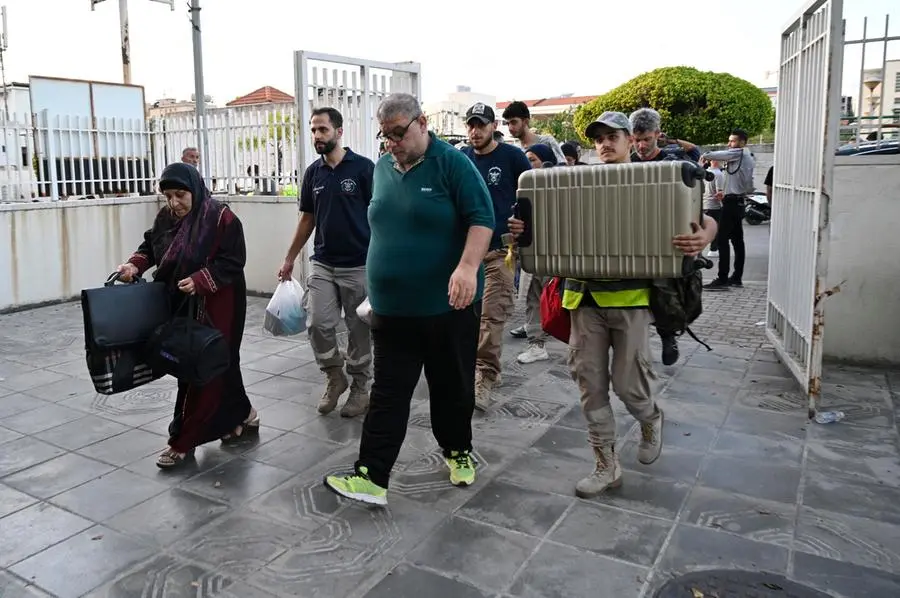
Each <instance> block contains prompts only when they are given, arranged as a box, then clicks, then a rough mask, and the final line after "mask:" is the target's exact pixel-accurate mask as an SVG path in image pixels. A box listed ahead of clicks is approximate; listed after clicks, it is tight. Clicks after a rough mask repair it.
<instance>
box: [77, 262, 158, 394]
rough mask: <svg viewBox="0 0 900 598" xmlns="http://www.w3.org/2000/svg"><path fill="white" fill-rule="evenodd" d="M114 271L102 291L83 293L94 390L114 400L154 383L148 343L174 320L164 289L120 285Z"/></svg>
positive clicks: (148, 284) (140, 283)
mask: <svg viewBox="0 0 900 598" xmlns="http://www.w3.org/2000/svg"><path fill="white" fill-rule="evenodd" d="M120 276H121V274H120V273H119V272H113V273H112V274H111V275H110V276H109V278H107V280H106V282H105V283H104V284H103V286H102V287H99V288H95V289H84V290H82V291H81V310H82V314H83V317H84V344H85V351H86V353H87V367H88V372H89V373H90V375H91V381H92V382H93V384H94V388H95V389H96V390H97V392H99V393H101V394H106V395H111V394H116V393H119V392H124V391H127V390H131V389H133V388H136V387H138V386H141V385H143V384H147V383H148V382H152V381H153V380H156V379H158V378H160V377H162V375H163V374H157V373H156V372H154V371H153V370H152V368H151V367H150V365H149V364H148V362H147V359H146V344H147V341H148V340H149V339H150V337H151V335H152V334H153V332H154V330H156V329H157V328H158V327H159V326H160V324H163V323H165V322H166V321H168V320H169V319H170V318H171V317H172V313H171V311H170V307H169V306H170V303H169V293H168V291H167V290H166V287H165V285H164V284H161V283H157V282H146V281H145V280H144V279H143V278H135V281H134V282H133V283H131V284H116V281H118V280H119V277H120Z"/></svg>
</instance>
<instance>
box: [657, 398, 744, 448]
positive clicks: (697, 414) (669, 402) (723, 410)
mask: <svg viewBox="0 0 900 598" xmlns="http://www.w3.org/2000/svg"><path fill="white" fill-rule="evenodd" d="M658 404H659V408H660V409H662V410H663V411H664V412H665V413H666V422H668V423H678V424H679V425H681V424H687V425H691V426H700V427H702V428H706V429H709V430H710V431H712V430H715V429H716V428H719V427H720V426H721V425H722V422H723V421H725V417H726V415H727V414H728V409H729V406H730V403H729V402H728V401H723V402H716V403H704V404H703V407H702V408H698V407H697V403H692V402H690V401H684V400H682V399H679V398H678V397H673V396H669V395H668V394H667V393H666V392H663V393H662V394H661V395H660V396H659V399H658ZM685 448H689V447H685Z"/></svg>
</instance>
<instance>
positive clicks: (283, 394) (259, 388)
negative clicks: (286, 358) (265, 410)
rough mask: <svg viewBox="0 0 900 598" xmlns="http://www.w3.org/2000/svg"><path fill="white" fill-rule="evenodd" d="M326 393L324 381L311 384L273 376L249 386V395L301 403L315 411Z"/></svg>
mask: <svg viewBox="0 0 900 598" xmlns="http://www.w3.org/2000/svg"><path fill="white" fill-rule="evenodd" d="M324 391H325V380H324V379H322V380H320V381H319V382H309V381H304V380H298V379H296V378H291V377H288V376H272V377H270V378H266V379H265V380H262V381H261V382H257V383H256V384H251V385H248V386H247V392H249V393H252V394H255V395H260V396H263V397H269V398H271V399H278V400H280V401H289V402H292V403H299V404H300V405H305V406H307V407H310V408H313V409H314V408H315V406H316V404H317V403H318V402H319V397H321V396H322V393H323V392H324Z"/></svg>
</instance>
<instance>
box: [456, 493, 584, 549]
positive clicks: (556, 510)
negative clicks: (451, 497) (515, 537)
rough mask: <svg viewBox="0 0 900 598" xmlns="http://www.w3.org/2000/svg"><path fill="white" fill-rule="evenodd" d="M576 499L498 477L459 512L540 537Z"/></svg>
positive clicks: (470, 517)
mask: <svg viewBox="0 0 900 598" xmlns="http://www.w3.org/2000/svg"><path fill="white" fill-rule="evenodd" d="M574 500H575V499H574V498H566V497H563V496H559V495H555V494H548V493H545V492H537V491H535V490H529V489H527V488H521V487H519V486H513V485H512V484H507V483H504V482H500V481H496V480H495V481H493V482H491V483H489V484H488V485H487V486H485V487H484V488H482V489H481V490H480V491H479V492H478V494H476V495H475V497H474V498H472V499H471V500H470V501H469V502H467V503H466V504H465V506H463V507H462V508H461V509H459V510H458V511H457V512H456V514H457V515H460V516H463V517H467V518H469V519H474V520H476V521H482V522H485V523H489V524H491V525H494V526H496V527H502V528H505V529H510V530H514V531H517V532H522V533H524V534H529V535H531V536H537V537H539V538H541V537H543V536H544V535H545V534H546V533H547V532H548V531H550V528H551V527H553V524H554V523H556V521H557V520H559V518H560V517H561V516H562V514H563V513H565V512H566V509H568V508H569V506H571V505H572V503H573V502H574Z"/></svg>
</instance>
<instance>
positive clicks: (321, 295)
mask: <svg viewBox="0 0 900 598" xmlns="http://www.w3.org/2000/svg"><path fill="white" fill-rule="evenodd" d="M309 125H310V129H311V133H312V140H313V144H314V145H315V148H316V153H318V154H319V155H320V156H321V157H320V158H319V159H318V160H316V161H315V162H313V163H312V164H310V165H309V167H308V168H307V169H306V172H305V173H304V174H303V183H302V184H301V185H300V222H298V223H297V231H296V232H295V233H294V239H293V241H292V242H291V246H290V248H289V249H288V252H287V256H286V257H285V259H284V264H283V265H282V266H281V269H280V270H279V271H278V279H279V280H289V279H290V278H291V274H292V273H293V271H294V262H295V261H296V259H297V256H298V255H300V251H301V250H302V249H303V246H304V245H306V242H307V241H308V240H309V237H310V236H311V235H312V234H313V232H314V231H315V237H314V244H313V255H312V258H311V259H310V262H311V263H310V267H311V273H310V275H309V276H308V278H307V287H308V291H307V294H306V298H307V299H306V300H307V303H308V311H309V319H308V326H309V342H310V345H311V346H312V350H313V356H314V357H315V359H316V363H317V364H318V365H319V369H321V370H322V372H323V373H324V374H325V376H326V379H327V385H326V386H325V393H324V394H323V395H322V398H321V399H320V400H319V405H318V411H319V413H321V414H322V415H325V414H327V413H330V412H331V411H333V410H334V408H335V407H336V406H337V402H338V399H339V398H340V396H341V395H342V394H343V393H344V391H346V390H347V388H348V387H349V388H350V396H349V397H348V398H347V402H346V404H345V405H344V407H343V408H342V409H341V416H342V417H355V416H357V415H362V414H363V413H365V412H366V410H367V409H368V406H369V379H370V378H371V362H372V351H371V342H370V336H369V327H368V325H366V323H365V322H363V321H362V319H360V317H359V316H358V315H357V313H356V308H357V307H359V305H360V304H361V303H362V302H363V301H364V300H365V298H366V295H367V290H366V254H367V253H368V250H369V236H370V231H369V219H368V209H369V202H370V201H371V200H372V178H373V174H374V171H375V164H374V163H373V162H372V161H371V160H369V159H368V158H366V157H365V156H360V155H359V154H356V153H354V152H353V151H351V150H350V148H348V147H341V140H342V136H343V132H344V129H343V125H344V119H343V117H342V116H341V113H340V112H338V111H337V110H335V109H334V108H317V109H315V110H313V113H312V118H311V119H310V122H309ZM342 310H343V312H344V322H346V324H347V330H348V348H347V359H346V361H345V360H344V356H343V355H342V354H341V351H340V348H339V347H338V343H337V327H338V324H339V323H340V320H341V311H342ZM345 365H346V369H347V374H349V375H350V377H351V378H352V385H351V384H350V383H348V381H347V376H345V375H344V366H345Z"/></svg>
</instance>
